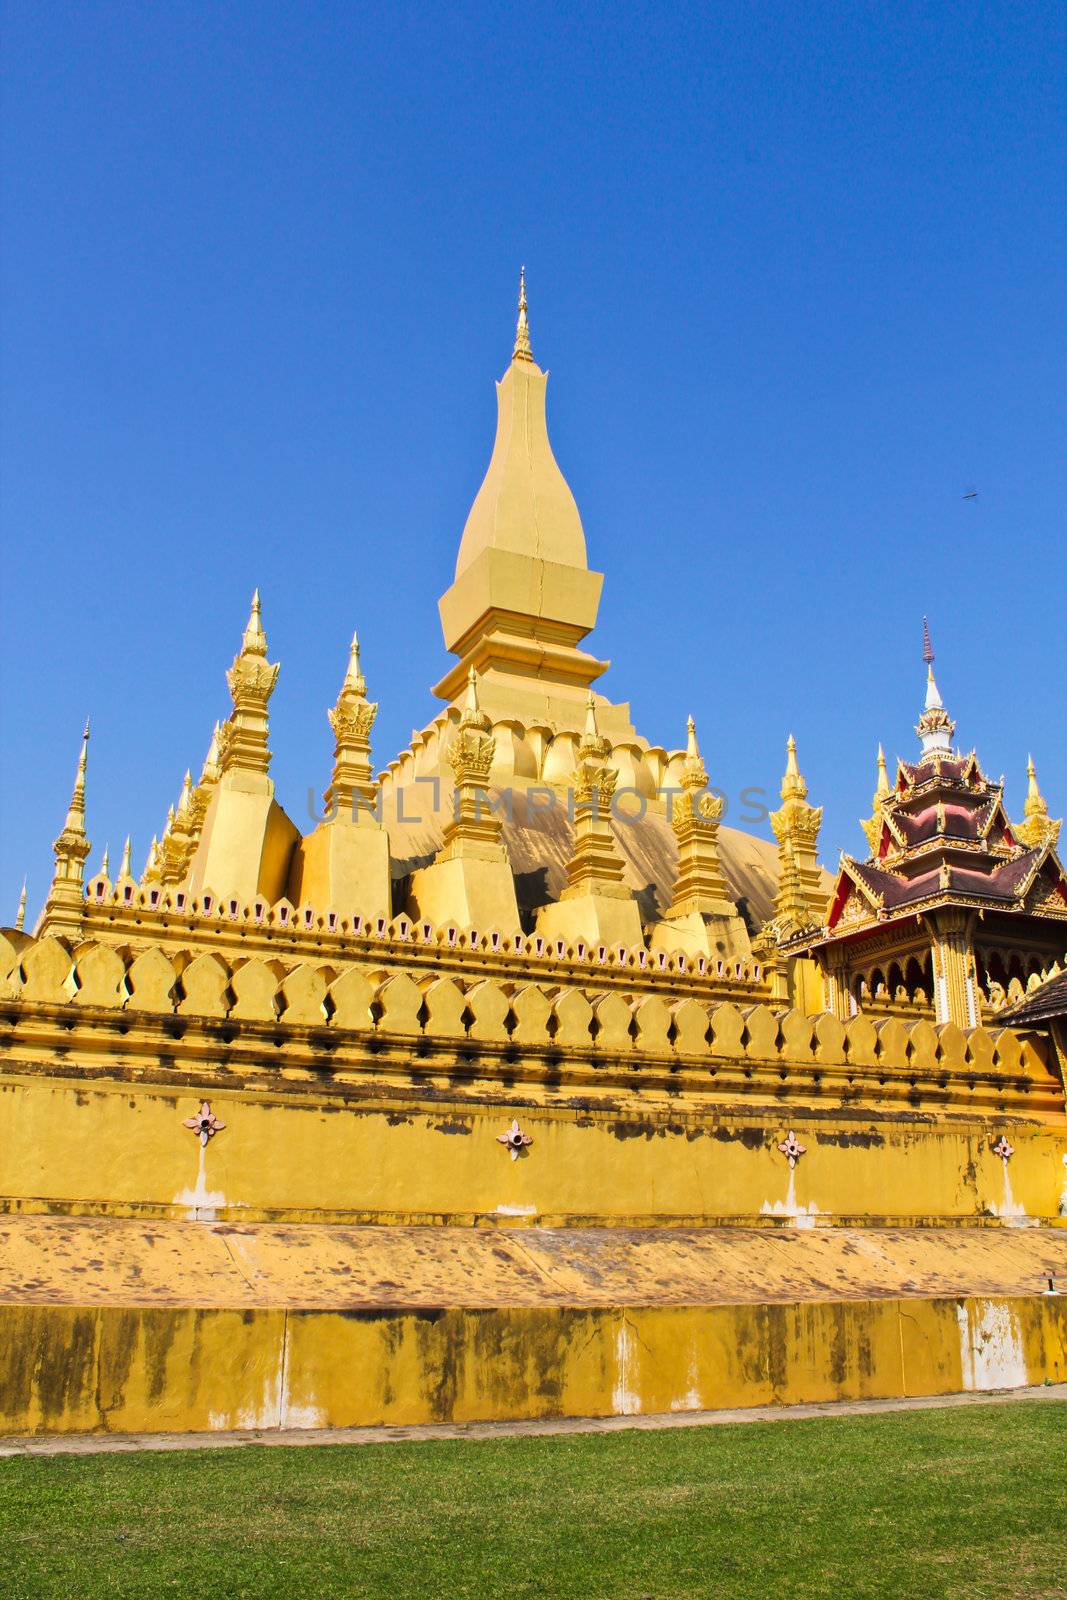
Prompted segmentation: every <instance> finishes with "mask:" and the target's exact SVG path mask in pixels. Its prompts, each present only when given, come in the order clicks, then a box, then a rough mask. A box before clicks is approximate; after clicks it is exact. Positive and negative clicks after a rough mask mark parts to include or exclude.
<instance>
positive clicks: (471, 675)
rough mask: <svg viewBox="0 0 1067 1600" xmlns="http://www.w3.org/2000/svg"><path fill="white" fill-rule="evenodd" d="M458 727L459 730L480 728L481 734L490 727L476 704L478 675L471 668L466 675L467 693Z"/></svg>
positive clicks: (488, 721)
mask: <svg viewBox="0 0 1067 1600" xmlns="http://www.w3.org/2000/svg"><path fill="white" fill-rule="evenodd" d="M459 725H460V727H461V728H481V729H482V731H483V732H484V731H486V730H487V729H489V728H491V727H492V723H491V722H490V720H489V718H488V717H487V716H486V714H485V712H484V711H483V710H482V708H481V706H480V704H479V703H478V674H477V672H476V671H475V670H474V668H473V667H471V669H470V671H469V672H468V673H467V692H466V694H465V696H464V698H463V714H462V716H461V717H460V719H459Z"/></svg>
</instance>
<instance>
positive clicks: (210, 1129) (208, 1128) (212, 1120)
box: [182, 1100, 226, 1145]
mask: <svg viewBox="0 0 1067 1600" xmlns="http://www.w3.org/2000/svg"><path fill="white" fill-rule="evenodd" d="M225 1126H226V1124H225V1123H224V1122H220V1121H219V1119H218V1117H217V1116H216V1115H215V1113H214V1112H213V1111H212V1109H211V1107H210V1106H209V1105H208V1103H207V1101H206V1100H202V1101H201V1102H200V1110H199V1111H198V1112H197V1114H196V1116H195V1117H186V1118H185V1120H184V1121H183V1123H182V1127H183V1128H189V1129H191V1130H192V1132H193V1133H195V1134H196V1136H197V1138H198V1139H199V1140H200V1143H201V1144H202V1145H206V1144H207V1142H208V1140H209V1139H213V1138H214V1137H215V1135H216V1134H217V1133H221V1132H222V1130H223V1128H224V1127H225Z"/></svg>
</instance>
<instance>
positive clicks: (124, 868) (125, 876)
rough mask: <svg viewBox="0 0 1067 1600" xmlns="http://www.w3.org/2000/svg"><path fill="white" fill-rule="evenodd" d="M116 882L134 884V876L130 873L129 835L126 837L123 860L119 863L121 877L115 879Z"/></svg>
mask: <svg viewBox="0 0 1067 1600" xmlns="http://www.w3.org/2000/svg"><path fill="white" fill-rule="evenodd" d="M115 882H116V883H126V882H130V883H132V882H133V874H132V873H131V871H130V836H129V834H127V835H126V842H125V844H124V845H123V847H122V860H121V861H120V862H119V875H118V877H117V878H116V879H115Z"/></svg>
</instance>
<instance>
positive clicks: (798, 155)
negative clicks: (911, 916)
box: [0, 0, 1067, 920]
mask: <svg viewBox="0 0 1067 1600" xmlns="http://www.w3.org/2000/svg"><path fill="white" fill-rule="evenodd" d="M6 34H7V40H6V51H5V55H6V62H5V75H6V83H5V86H4V87H5V93H4V104H5V112H4V116H5V123H6V127H5V143H6V151H5V171H4V186H5V187H4V211H5V233H6V251H5V262H4V273H5V276H4V282H3V316H4V327H3V331H4V362H3V518H4V532H5V555H4V561H3V566H2V582H3V601H4V606H3V617H4V623H3V635H2V651H3V655H2V663H3V675H2V710H3V730H2V734H3V744H2V749H3V788H2V846H0V848H2V856H0V899H2V902H3V904H2V905H0V916H2V918H3V919H4V920H10V918H11V917H12V916H13V914H14V909H15V902H16V899H17V895H18V889H19V884H20V882H21V879H22V874H23V872H24V871H25V872H27V873H28V874H29V880H30V908H31V915H32V914H33V912H34V910H35V908H36V907H37V905H39V903H40V900H41V898H42V897H43V895H44V893H45V891H46V889H47V884H48V880H49V876H50V871H51V841H52V839H53V837H54V836H55V834H56V832H57V831H58V829H59V828H60V826H61V825H62V820H63V815H64V810H65V806H66V802H67V798H68V795H69V791H70V786H71V780H72V777H73V769H74V762H75V758H76V755H77V748H78V738H79V734H80V730H81V725H82V722H83V721H84V718H85V716H86V714H87V713H89V712H91V714H92V717H93V728H94V734H93V740H92V747H91V765H90V787H89V825H90V832H91V835H92V838H93V842H94V849H93V855H92V858H91V863H90V864H91V866H93V867H94V868H95V865H96V863H97V862H98V860H99V855H100V851H101V848H102V846H103V844H104V842H105V841H107V840H110V843H111V850H112V861H113V863H114V862H115V861H116V853H117V851H118V849H119V848H120V846H121V841H122V837H123V835H124V834H125V833H126V832H127V831H131V832H132V834H133V836H134V847H135V863H136V864H137V865H138V867H139V866H140V863H141V862H143V858H144V852H145V849H146V846H147V843H148V839H149V837H150V835H151V834H152V833H153V832H154V831H156V830H158V829H159V827H160V825H161V823H162V820H163V817H164V815H165V812H166V808H167V805H168V803H169V802H170V801H171V800H173V799H174V798H176V795H177V791H178V788H179V785H180V782H181V777H182V773H183V771H184V769H185V767H186V766H187V765H190V766H193V768H194V775H195V771H196V769H197V766H198V763H199V762H200V760H201V759H202V757H203V754H204V750H205V747H206V745H207V741H208V737H209V735H210V730H211V726H212V724H213V722H214V720H215V719H216V717H220V716H222V715H224V714H225V713H226V711H227V710H228V705H229V701H228V697H227V693H226V686H225V680H224V672H225V668H226V667H227V665H228V664H229V662H230V660H231V657H232V655H233V652H234V649H235V647H236V645H237V642H238V639H239V636H240V632H241V629H242V627H243V624H244V621H245V617H246V615H247V610H248V601H249V595H250V593H251V590H252V588H253V586H254V585H255V584H259V585H260V587H261V589H262V591H263V606H264V620H265V624H266V628H267V633H268V637H269V640H270V644H271V652H272V657H273V658H274V659H280V660H281V662H282V674H281V679H280V683H279V687H278V690H277V693H276V695H275V697H274V701H273V717H272V746H273V749H274V751H275V762H274V775H275V777H276V779H277V782H278V788H279V795H280V798H281V799H282V801H283V803H285V804H286V805H287V806H288V807H289V808H290V809H291V811H292V812H293V814H294V815H295V816H297V817H301V818H302V817H303V816H304V815H305V807H306V798H305V797H306V794H307V789H308V786H309V785H311V786H313V787H314V788H315V790H316V791H318V790H321V789H322V788H323V787H324V786H325V784H326V783H327V782H328V779H329V771H330V757H331V744H330V736H329V729H328V727H327V723H326V718H325V710H326V707H327V706H329V705H331V704H332V702H333V700H334V697H335V695H336V691H337V688H338V684H339V681H340V676H341V673H342V671H343V668H344V662H345V650H346V645H347V641H348V638H349V635H350V634H351V631H352V628H353V626H357V627H358V628H359V630H360V635H361V638H362V640H363V642H364V665H365V669H366V671H367V675H368V678H369V680H370V683H371V687H372V691H373V693H374V695H375V697H377V698H378V699H380V701H381V713H380V717H379V722H378V727H377V730H376V739H375V759H376V762H377V763H378V764H380V765H384V763H385V761H386V760H387V759H388V758H389V757H390V756H391V755H392V754H393V753H394V751H395V750H396V749H397V747H398V746H400V745H401V744H403V743H405V742H406V740H407V738H408V734H409V730H410V729H411V728H412V726H414V725H417V724H418V725H421V724H422V723H423V722H424V721H425V719H426V718H427V717H428V716H429V715H430V714H431V713H432V711H433V708H434V703H433V702H432V700H431V697H430V694H429V686H430V685H431V684H432V683H433V682H435V681H436V679H437V678H438V676H439V675H440V674H441V672H442V670H443V668H444V666H445V665H446V661H447V659H448V658H446V656H445V653H444V647H443V644H442V641H441V635H440V629H439V625H438V620H437V613H436V600H437V597H438V595H439V594H440V593H441V591H442V590H443V589H444V588H445V586H446V585H447V583H448V582H449V580H450V576H451V572H452V565H453V562H454V558H455V551H456V547H457V543H458V540H459V535H460V531H461V529H462V526H463V522H464V519H465V516H466V513H467V510H468V507H469V505H470V502H471V499H472V498H473V495H474V492H475V490H476V489H477V486H478V483H479V481H480V478H481V475H482V472H483V470H484V467H485V464H486V461H487V459H488V455H489V450H490V445H491V440H492V433H493V426H494V419H495V402H494V393H493V380H494V379H495V378H497V377H499V376H500V374H501V373H502V371H503V370H504V367H505V365H506V361H507V358H508V355H509V353H510V341H511V335H512V328H513V320H514V296H515V287H516V282H515V280H516V277H517V273H518V267H519V263H520V262H521V261H525V263H526V265H527V273H528V279H529V290H530V315H531V326H532V334H533V344H534V352H535V355H536V356H537V358H538V359H539V361H540V362H541V363H542V365H545V366H547V367H549V368H550V369H551V373H552V378H551V383H550V387H549V405H550V426H551V431H552V437H553V440H554V443H555V448H556V454H557V456H558V458H559V460H560V463H561V465H562V467H563V469H564V472H565V473H566V475H567V477H568V479H569V481H570V483H571V485H572V487H573V489H574V492H575V494H576V496H577V499H578V503H579V506H580V508H581V511H582V516H583V520H584V523H585V528H586V534H587V539H588V543H589V549H590V556H591V561H592V563H593V564H594V565H595V566H597V567H599V568H601V569H602V570H604V571H605V572H606V575H607V576H606V583H605V590H604V601H603V605H602V608H601V620H600V624H599V627H598V629H597V633H596V635H595V636H594V643H595V647H596V648H597V650H598V651H599V652H600V653H601V654H604V655H607V656H610V657H611V658H612V660H613V662H614V665H613V667H612V670H611V673H610V675H609V677H607V678H606V679H605V680H603V687H604V688H605V690H606V691H607V692H609V693H610V694H611V695H612V697H613V698H617V699H626V698H629V699H630V700H631V702H632V704H633V707H634V710H635V714H636V720H637V723H638V726H639V727H640V728H641V729H642V731H643V732H644V733H645V734H646V735H647V736H648V737H650V738H651V739H653V740H658V741H662V742H664V743H678V742H681V740H682V738H683V736H684V723H685V717H686V714H687V712H689V711H690V710H692V711H693V713H694V714H695V716H696V717H697V720H698V727H699V730H700V733H701V738H702V745H703V748H704V752H705V756H706V760H707V764H708V766H709V768H710V769H711V772H712V776H713V781H715V782H716V783H718V784H719V785H721V787H722V788H724V789H725V790H726V791H727V792H728V794H730V795H732V796H735V795H736V794H737V793H738V791H739V790H740V789H741V788H742V787H743V786H744V785H747V784H754V785H762V786H764V787H767V788H771V787H772V786H774V785H775V784H776V783H777V780H778V778H779V776H780V773H781V769H782V764H783V746H784V741H785V738H786V735H787V733H788V732H789V731H790V730H791V729H792V730H793V731H795V733H796V736H797V739H798V742H799V747H800V754H801V761H802V765H803V768H804V771H805V772H806V774H807V776H808V779H809V782H810V785H811V791H812V798H813V799H814V800H816V801H820V802H822V803H823V804H824V805H825V807H826V816H825V822H824V831H823V840H822V844H823V851H822V853H823V858H824V859H825V860H827V861H829V862H831V863H833V862H834V861H835V860H836V856H837V852H838V850H839V849H840V848H841V847H846V848H848V849H859V848H860V847H861V846H862V843H863V840H862V836H861V834H860V831H859V828H858V826H857V825H856V819H857V818H858V817H860V816H861V815H866V814H867V812H868V810H869V802H870V794H871V790H872V787H873V779H874V754H875V749H876V746H877V743H878V741H879V739H882V740H884V741H885V744H886V749H887V751H888V753H889V755H890V758H892V757H893V756H894V755H895V754H896V753H900V754H907V755H910V754H911V753H912V751H913V749H914V746H915V740H914V734H913V731H912V728H913V723H914V721H915V718H916V716H917V714H918V711H919V709H920V698H921V689H922V663H921V660H920V628H921V618H922V614H923V612H924V611H928V612H929V613H930V618H931V626H932V628H933V632H934V642H935V646H936V649H937V652H938V670H939V677H940V681H941V687H942V690H943V692H944V694H945V697H946V700H947V702H948V704H949V707H950V710H951V711H952V712H953V714H954V715H955V716H956V717H957V719H958V722H959V738H960V740H961V742H963V743H964V744H966V745H967V746H968V747H969V746H970V745H971V744H977V746H978V749H979V752H980V754H981V755H982V756H983V758H984V759H985V761H986V764H987V766H988V767H989V768H991V769H992V771H993V772H994V774H998V775H999V773H1000V772H1001V771H1004V772H1005V773H1006V774H1007V775H1008V780H1009V788H1008V800H1009V806H1010V807H1012V808H1013V809H1015V810H1018V809H1019V808H1020V806H1021V799H1022V793H1023V779H1024V769H1025V761H1026V754H1027V750H1028V749H1029V748H1030V747H1032V748H1033V751H1034V755H1035V757H1036V758H1037V760H1038V764H1039V774H1040V777H1041V779H1042V782H1043V786H1044V788H1045V791H1046V793H1047V795H1048V797H1049V799H1050V801H1051V802H1052V804H1053V807H1054V813H1055V814H1058V815H1062V814H1063V813H1064V811H1065V810H1067V733H1065V719H1064V715H1063V699H1064V667H1065V649H1064V615H1065V563H1064V548H1063V528H1064V513H1065V507H1067V493H1065V491H1067V483H1065V467H1064V442H1065V438H1067V418H1065V405H1064V373H1065V372H1067V338H1065V309H1064V308H1065V304H1067V299H1065V292H1064V291H1065V288H1067V274H1065V270H1064V269H1065V254H1067V252H1065V242H1067V241H1065V223H1064V218H1065V216H1067V161H1065V139H1064V122H1065V106H1067V96H1065V95H1064V92H1063V88H1064V82H1065V74H1067V49H1065V38H1064V12H1063V8H1062V6H1061V5H1059V4H1053V3H1048V4H1029V5H1028V4H1011V5H1009V4H1006V3H1005V4H985V5H983V4H981V3H967V4H946V3H938V4H935V5H930V4H922V5H919V4H915V3H912V0H898V3H897V4H895V5H893V6H885V5H882V4H878V5H869V6H868V5H858V4H853V5H843V4H836V5H824V4H818V3H815V4H805V5H798V4H795V3H789V4H759V3H752V0H747V3H743V4H740V3H734V0H727V3H719V4H714V5H707V4H704V5H699V6H692V7H690V6H662V5H659V6H640V5H627V6H625V7H623V6H619V7H592V6H587V5H578V6H574V5H556V6H539V5H537V4H534V3H528V4H523V5H521V6H516V7H510V6H499V5H498V6H493V5H489V4H485V3H480V4H473V5H467V4H459V5H448V6H444V5H439V6H435V5H426V4H422V5H417V6H414V5H404V4H395V3H393V4H388V5H376V6H363V5H358V4H352V3H347V4H330V3H325V4H303V5H295V4H290V5H274V4H270V3H266V0H261V3H257V4H255V5H248V4H246V5H235V4H211V5H205V4H200V3H195V0H185V3H183V4H180V5H178V4H173V3H164V4H156V5H151V6H149V5H143V4H138V5H133V4H107V5H104V4H80V5H71V6H66V5H59V4H54V3H52V4H49V3H47V0H45V3H41V0H36V3H33V4H29V3H26V0H17V3H8V4H7V6H6ZM971 487H974V488H977V489H978V491H979V496H978V498H977V499H976V500H964V499H963V498H962V496H963V494H964V493H965V492H966V491H967V490H968V489H970V488H971ZM735 816H736V806H735V807H734V810H733V815H732V816H731V818H729V819H728V820H733V819H734V817H735ZM305 826H306V823H305Z"/></svg>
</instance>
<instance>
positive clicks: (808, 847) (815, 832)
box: [771, 734, 827, 937]
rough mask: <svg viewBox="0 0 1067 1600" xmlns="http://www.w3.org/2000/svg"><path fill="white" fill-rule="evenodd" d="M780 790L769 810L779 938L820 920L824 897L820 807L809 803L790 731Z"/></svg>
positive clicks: (794, 741) (825, 896)
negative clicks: (774, 807)
mask: <svg viewBox="0 0 1067 1600" xmlns="http://www.w3.org/2000/svg"><path fill="white" fill-rule="evenodd" d="M781 793H782V805H781V808H780V809H779V810H778V811H772V812H771V826H772V827H773V829H774V836H775V838H776V839H777V840H778V893H777V896H776V898H775V918H774V921H775V924H776V927H777V929H778V933H779V937H782V936H783V935H785V936H788V934H789V933H798V932H800V931H801V930H802V929H804V928H810V927H813V926H815V925H817V924H818V923H819V922H821V921H822V918H823V915H824V913H825V910H826V900H827V895H826V890H825V889H824V888H823V883H822V874H821V872H820V870H819V863H818V860H817V858H816V853H815V852H816V843H817V840H818V837H819V827H820V825H821V823H822V807H821V806H812V805H809V804H808V786H807V783H806V782H805V781H804V775H803V773H802V772H801V770H800V764H799V762H798V761H797V742H796V740H795V739H794V738H793V735H792V734H790V735H789V739H788V742H787V744H786V758H785V775H784V777H783V778H782V790H781Z"/></svg>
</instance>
